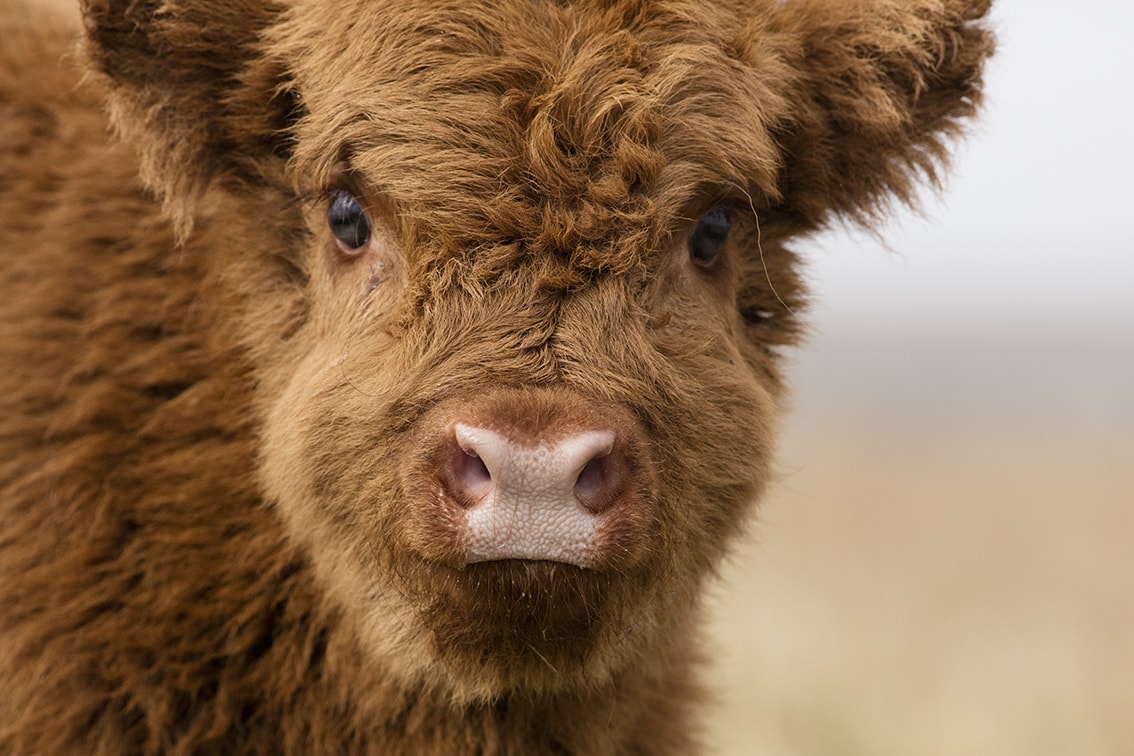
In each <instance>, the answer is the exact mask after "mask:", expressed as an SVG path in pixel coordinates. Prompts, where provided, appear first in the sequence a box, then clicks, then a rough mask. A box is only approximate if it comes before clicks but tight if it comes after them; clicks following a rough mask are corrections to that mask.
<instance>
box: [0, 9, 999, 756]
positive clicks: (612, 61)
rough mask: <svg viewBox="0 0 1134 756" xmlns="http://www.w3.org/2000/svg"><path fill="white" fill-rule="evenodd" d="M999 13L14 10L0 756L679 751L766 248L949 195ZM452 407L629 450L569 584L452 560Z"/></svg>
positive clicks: (755, 357)
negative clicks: (954, 156)
mask: <svg viewBox="0 0 1134 756" xmlns="http://www.w3.org/2000/svg"><path fill="white" fill-rule="evenodd" d="M987 8H988V0H786V2H775V1H774V0H748V1H747V2H741V1H740V0H726V1H725V2H708V1H707V0H658V1H657V2H646V1H644V0H580V1H579V2H558V1H556V0H509V1H508V2H491V3H490V2H466V1H465V0H462V1H461V2H432V1H431V2H411V1H405V2H402V1H399V2H384V1H382V0H345V1H344V2H338V3H329V2H325V0H225V1H224V2H220V1H219V0H198V1H195V2H181V1H180V0H168V2H161V3H159V2H156V0H133V1H131V2H126V0H87V2H86V4H85V7H84V25H85V33H84V34H83V35H82V36H83V39H84V41H83V42H82V43H81V45H79V46H76V42H75V39H76V32H77V30H76V29H74V28H73V27H72V25H71V24H70V23H68V22H66V21H64V20H62V17H59V18H57V17H55V16H53V15H51V14H50V13H48V12H46V11H40V10H36V9H32V8H28V7H26V6H25V5H22V4H20V3H18V2H14V0H0V255H2V259H0V282H2V284H3V289H4V295H3V296H2V297H0V681H2V683H0V753H4V754H49V753H50V754H70V753H75V754H78V753H83V754H91V753H97V754H125V753H171V754H173V753H224V754H231V753H374V754H397V753H405V754H438V753H453V754H457V753H467V754H517V755H518V754H532V753H549V754H554V753H559V754H630V753H637V754H664V753H676V754H684V753H689V752H691V751H695V750H696V749H697V742H698V737H697V728H696V726H695V719H694V713H695V710H696V708H697V706H698V702H699V701H700V699H701V694H700V692H699V689H698V683H697V680H696V674H695V667H696V661H697V654H698V645H699V643H698V635H697V622H698V604H699V598H698V597H699V596H700V594H701V591H702V587H703V585H704V583H705V581H706V579H707V578H708V577H709V576H710V575H711V574H712V572H713V570H714V568H715V566H716V565H717V564H719V562H720V560H721V558H722V556H723V554H724V553H725V551H726V549H727V548H728V546H729V544H730V543H731V541H732V540H733V539H734V537H735V535H736V534H737V533H738V532H740V530H741V529H742V528H743V525H744V522H745V520H746V518H747V517H748V515H749V513H750V510H751V508H752V506H753V503H754V502H755V501H756V499H757V498H758V496H759V494H760V492H761V490H762V489H763V487H764V485H765V483H766V481H767V480H768V478H769V474H770V473H769V470H770V462H771V453H772V440H773V436H774V431H775V426H776V417H777V414H778V404H779V397H780V395H781V386H780V379H779V371H778V359H779V357H778V350H779V349H780V348H781V347H783V346H785V345H788V344H791V343H793V342H794V341H795V340H796V338H797V335H798V333H799V331H800V324H799V320H798V318H799V315H800V313H801V312H802V311H803V309H804V295H803V291H802V285H801V283H800V277H799V271H798V270H797V261H796V257H795V255H794V254H793V253H792V252H791V251H790V249H789V248H788V245H787V243H788V241H789V240H790V238H792V237H794V236H797V235H799V234H803V233H807V232H809V231H813V230H815V229H817V228H819V227H821V226H822V225H824V224H825V223H827V222H828V221H829V220H830V219H832V218H834V217H836V216H840V215H841V216H844V217H851V218H855V219H858V220H864V221H869V220H870V219H871V218H873V217H875V215H876V213H877V212H878V211H879V210H880V209H882V208H884V206H885V203H886V201H887V198H888V197H894V196H896V197H897V198H899V199H901V200H909V199H910V196H911V191H912V189H911V187H912V185H913V182H914V181H915V180H917V179H918V178H919V177H928V178H929V179H933V178H934V177H935V175H936V174H935V171H936V169H937V168H938V167H939V166H940V165H941V164H942V163H943V161H944V157H945V152H944V150H945V147H944V144H945V140H946V139H947V138H949V137H951V136H953V135H954V134H955V133H956V132H957V131H958V129H959V127H960V125H961V122H962V121H963V119H965V118H966V117H968V116H970V115H971V114H972V112H973V110H974V106H975V103H976V101H977V100H978V98H979V85H980V74H981V64H982V61H983V60H984V58H985V57H986V56H987V55H988V53H989V52H990V50H991V41H990V36H989V34H988V33H987V31H985V29H984V28H983V27H982V25H981V22H980V19H981V18H982V17H983V16H984V14H985V13H986V11H987ZM111 125H113V128H114V130H116V132H117V135H116V136H111V134H110V126H111ZM344 197H345V198H347V200H344V199H343V198H344ZM354 199H356V200H357V201H358V203H359V207H361V208H362V209H364V211H365V214H364V216H359V215H358V214H357V213H355V214H353V215H352V214H349V213H347V215H346V216H345V217H346V218H347V219H348V220H349V222H350V223H354V224H356V226H357V224H358V223H361V222H362V220H360V217H364V218H365V222H366V224H367V225H366V229H367V231H369V233H368V234H367V235H366V236H365V241H364V242H363V243H361V244H358V245H355V246H351V244H346V245H344V243H343V242H342V236H341V235H340V236H339V237H338V239H336V237H335V236H334V235H332V233H331V232H330V231H329V230H328V217H329V216H328V213H329V210H328V207H329V206H330V207H331V208H332V211H330V212H332V213H333V211H334V208H335V207H336V206H337V205H335V203H336V202H340V203H341V202H343V201H348V200H354ZM351 207H353V206H351ZM715 208H721V210H719V212H718V211H716V210H714V209H715ZM344 212H345V211H344ZM714 212H716V213H717V214H716V215H714V214H713V213H714ZM722 214H723V215H722ZM721 217H726V218H727V219H728V221H727V224H728V225H726V227H725V230H726V232H727V242H721V244H720V245H716V246H714V245H713V243H706V242H704V240H703V239H701V240H700V241H691V239H695V238H699V237H698V236H697V235H698V234H699V233H701V232H702V231H703V230H704V229H705V228H708V232H709V233H710V235H711V234H712V233H713V232H714V228H715V229H716V231H719V230H720V224H721V223H722V221H720V218H721ZM706 219H710V220H711V221H713V219H716V220H715V221H713V222H715V223H716V224H717V225H716V226H713V225H712V223H710V224H709V226H707V227H706V226H705V225H704V224H705V223H706V222H708V221H706ZM722 245H723V246H722ZM579 408H584V409H579ZM462 413H464V414H462ZM466 416H470V417H476V418H481V417H486V416H491V418H493V419H491V420H485V421H484V422H493V423H497V425H498V426H499V427H504V426H507V427H508V428H519V429H520V430H521V431H522V432H523V433H528V434H531V435H534V436H537V437H538V436H539V435H540V434H541V433H544V432H545V431H546V429H547V428H548V427H552V426H554V427H556V428H560V427H561V426H562V427H567V426H569V425H570V424H571V423H582V422H586V423H600V424H601V423H606V424H607V425H609V426H610V427H611V428H612V429H613V430H612V431H611V432H612V434H613V436H612V437H614V438H615V439H616V441H615V442H614V444H615V446H614V448H615V450H616V452H615V453H617V454H621V455H622V456H621V457H619V459H620V460H622V462H621V464H622V465H623V468H625V469H624V471H623V472H620V473H619V475H620V476H623V477H619V478H617V482H618V484H619V485H620V486H622V488H627V490H630V491H631V493H630V494H626V495H625V496H624V495H623V494H621V493H620V494H619V498H618V499H617V502H616V504H615V505H614V506H613V509H612V511H613V512H614V514H612V515H609V516H608V515H606V514H603V517H608V520H609V522H613V523H614V524H613V525H609V527H608V526H606V525H604V527H606V528H607V529H606V530H603V531H602V533H603V535H602V538H603V539H605V540H601V541H596V544H597V545H596V544H592V545H591V547H589V548H592V551H593V552H594V554H595V556H593V557H589V558H590V559H592V562H591V563H588V564H587V565H584V566H572V565H569V564H563V563H558V562H555V561H547V560H538V559H537V560H527V559H508V560H501V561H488V562H479V563H472V560H470V559H469V558H468V557H467V552H465V551H463V549H464V548H465V546H464V545H463V544H464V543H465V541H464V540H462V538H463V536H462V535H461V533H463V532H464V531H462V530H461V527H463V526H461V525H460V524H459V523H458V524H453V522H451V521H450V520H451V518H452V517H460V516H461V515H460V509H459V508H454V507H453V506H452V505H451V502H449V503H447V502H446V500H445V499H446V497H445V495H444V493H445V491H444V487H445V485H452V481H451V480H450V479H449V478H446V477H445V476H446V475H448V474H449V473H446V472H445V469H447V468H445V467H444V464H443V463H439V462H438V461H437V460H438V459H441V458H443V457H444V454H445V453H446V452H445V451H444V450H445V449H446V448H448V447H446V446H445V444H446V443H448V444H451V443H452V440H451V433H452V431H451V430H446V429H447V428H451V427H452V423H453V422H454V420H453V418H458V419H459V418H461V417H466ZM549 418H550V419H549ZM563 418H567V419H563ZM579 418H587V419H585V421H584V420H580V419H579ZM595 418H597V419H595ZM494 427H496V426H494ZM564 432H565V431H564ZM446 433H449V434H450V436H446ZM622 449H625V451H619V450H622ZM438 455H441V456H440V457H439V456H438ZM457 456H458V457H459V455H457ZM438 465H440V467H438ZM438 470H440V472H438ZM439 476H440V477H439ZM611 479H612V480H613V478H611ZM446 481H449V483H446ZM627 481H629V482H627ZM611 485H613V484H611ZM439 487H440V488H439ZM619 490H620V491H621V490H622V489H621V488H620V489H619ZM438 491H440V492H441V493H438ZM612 496H613V494H612ZM454 512H456V513H457V514H454ZM447 518H448V519H447ZM608 520H603V522H608Z"/></svg>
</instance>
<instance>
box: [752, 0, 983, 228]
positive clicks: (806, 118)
mask: <svg viewBox="0 0 1134 756" xmlns="http://www.w3.org/2000/svg"><path fill="white" fill-rule="evenodd" d="M990 4H991V0H786V1H785V2H781V3H780V7H779V8H778V10H777V11H776V20H775V21H774V23H775V24H776V26H778V30H779V31H780V32H781V33H782V34H783V38H784V40H785V41H786V43H787V48H786V51H787V52H786V54H787V56H788V58H789V61H788V62H789V65H790V67H791V68H793V69H794V70H795V71H796V72H798V75H799V79H798V80H797V82H796V87H797V88H796V89H795V91H793V92H792V93H791V94H792V96H793V101H794V103H795V104H794V107H793V111H792V113H791V115H790V116H789V118H788V119H787V122H786V123H785V124H783V126H782V127H781V129H780V130H779V132H778V133H777V135H776V136H777V138H778V140H779V142H780V144H781V146H782V147H783V149H784V153H785V154H784V169H783V173H782V175H781V180H780V187H779V188H780V192H781V198H780V199H781V201H780V202H779V203H778V207H777V208H776V211H775V212H776V215H777V216H779V217H780V218H782V219H783V220H784V221H785V222H786V223H787V224H788V225H790V226H792V227H794V228H796V229H801V228H802V229H808V228H815V227H818V226H821V225H823V224H824V223H825V222H826V221H827V220H828V219H829V217H830V216H831V214H832V213H834V214H840V215H843V216H845V217H850V218H852V219H854V220H856V221H859V222H867V221H869V220H871V219H873V218H875V217H876V216H877V215H878V213H879V211H880V210H882V209H885V207H886V204H887V202H888V201H889V199H890V198H891V197H897V198H898V199H899V200H901V201H903V202H906V203H913V202H914V200H915V194H916V188H915V183H916V181H917V179H919V178H928V179H929V180H930V182H932V183H936V182H937V179H938V170H939V168H940V167H941V166H942V165H944V164H945V163H946V162H947V159H948V148H947V140H948V139H949V138H950V137H954V136H956V135H957V133H958V132H959V131H960V130H961V128H962V125H963V121H964V120H965V119H967V118H968V117H970V116H972V115H973V114H974V112H975V110H976V108H977V106H978V105H979V102H980V95H981V91H980V90H981V74H982V68H983V63H984V61H985V59H986V58H987V57H988V56H989V55H990V54H991V53H992V50H993V46H994V45H993V38H992V34H991V33H990V32H989V31H988V30H987V29H986V28H985V26H984V25H982V23H981V19H982V18H983V17H984V16H985V14H986V13H987V12H988V9H989V6H990Z"/></svg>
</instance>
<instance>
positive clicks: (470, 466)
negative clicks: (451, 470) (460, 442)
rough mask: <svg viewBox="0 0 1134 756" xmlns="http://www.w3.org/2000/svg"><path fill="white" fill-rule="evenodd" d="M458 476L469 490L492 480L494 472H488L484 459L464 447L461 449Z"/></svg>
mask: <svg viewBox="0 0 1134 756" xmlns="http://www.w3.org/2000/svg"><path fill="white" fill-rule="evenodd" d="M457 476H458V478H459V482H460V483H461V484H462V485H464V486H465V488H467V489H469V490H475V489H477V488H479V487H481V486H484V485H487V484H489V483H491V482H492V473H490V472H488V466H487V465H485V464H484V460H483V459H481V458H480V457H478V456H477V455H476V454H475V453H473V452H470V451H467V450H464V449H462V450H461V459H460V460H459V461H458V468H457Z"/></svg>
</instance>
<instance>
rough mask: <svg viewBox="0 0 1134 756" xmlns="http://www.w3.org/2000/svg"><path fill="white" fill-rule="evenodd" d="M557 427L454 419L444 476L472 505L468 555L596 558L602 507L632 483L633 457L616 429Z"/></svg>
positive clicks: (480, 558) (583, 562) (474, 558)
mask: <svg viewBox="0 0 1134 756" xmlns="http://www.w3.org/2000/svg"><path fill="white" fill-rule="evenodd" d="M558 430H560V429H558V428H550V429H544V433H542V434H541V435H540V436H539V437H535V436H531V435H528V434H526V433H524V432H522V431H518V430H515V429H512V430H511V431H502V430H499V429H491V428H485V427H479V426H476V425H472V424H465V423H461V422H457V423H454V424H453V426H452V436H451V445H450V450H449V452H448V462H447V464H446V469H445V470H444V471H443V472H442V476H441V480H442V485H443V487H444V488H445V490H446V492H447V494H448V495H449V496H450V497H452V499H453V500H455V501H456V502H457V503H458V504H459V505H460V506H461V507H462V508H464V510H465V534H466V537H465V544H466V559H467V561H469V562H485V561H495V560H500V559H530V560H547V561H556V562H565V563H568V564H575V565H578V566H589V565H590V563H591V561H592V557H593V550H594V548H595V544H596V541H597V540H598V533H599V529H600V525H601V520H602V518H601V515H603V513H605V512H607V511H608V510H609V509H611V507H612V506H614V504H615V503H616V502H617V501H618V500H619V497H620V495H621V493H622V491H623V489H624V488H625V487H626V483H627V477H628V472H627V465H626V460H625V459H624V453H623V451H622V449H621V448H620V447H619V444H618V443H617V436H616V434H615V432H614V431H613V430H609V429H587V430H578V431H576V432H569V433H562V432H560V433H556V432H555V431H558Z"/></svg>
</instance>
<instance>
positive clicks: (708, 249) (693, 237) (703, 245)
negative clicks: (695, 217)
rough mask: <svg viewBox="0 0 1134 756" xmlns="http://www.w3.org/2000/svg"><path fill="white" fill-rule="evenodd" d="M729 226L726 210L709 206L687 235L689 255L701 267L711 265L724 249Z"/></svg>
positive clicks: (730, 226)
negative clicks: (691, 231)
mask: <svg viewBox="0 0 1134 756" xmlns="http://www.w3.org/2000/svg"><path fill="white" fill-rule="evenodd" d="M731 228H732V219H731V218H729V214H728V210H726V209H725V208H723V207H721V206H720V205H714V206H713V207H711V208H710V209H709V211H708V212H707V213H705V214H704V215H702V216H701V220H699V221H697V226H696V227H695V228H694V229H693V233H692V234H690V235H689V257H690V258H691V259H692V260H693V262H694V263H696V264H697V265H699V266H701V267H702V268H707V267H709V266H711V265H712V264H713V263H714V262H716V261H717V258H718V257H720V255H721V252H723V251H724V248H725V244H726V243H727V242H728V232H729V230H730V229H731Z"/></svg>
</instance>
